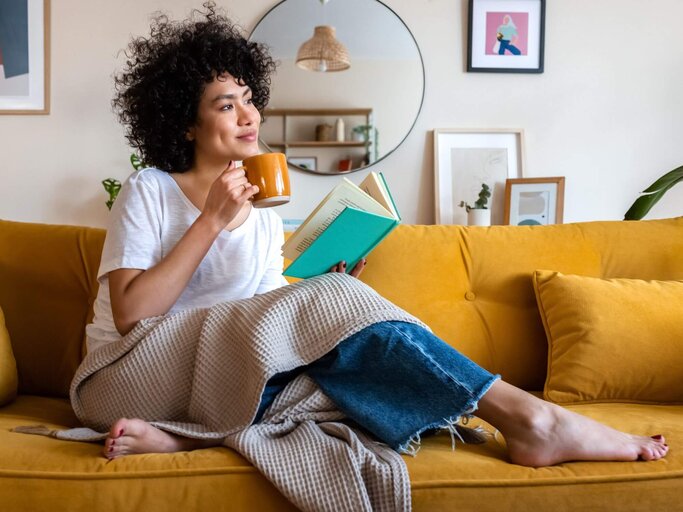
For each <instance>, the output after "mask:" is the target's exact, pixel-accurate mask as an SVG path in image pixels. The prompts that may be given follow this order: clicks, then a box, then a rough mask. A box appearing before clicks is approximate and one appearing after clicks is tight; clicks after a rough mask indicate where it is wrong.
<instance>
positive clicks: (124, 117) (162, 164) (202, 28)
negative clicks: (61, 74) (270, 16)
mask: <svg viewBox="0 0 683 512" xmlns="http://www.w3.org/2000/svg"><path fill="white" fill-rule="evenodd" d="M203 7H204V9H205V10H206V11H205V12H202V11H199V10H194V11H193V12H192V15H191V16H190V17H189V18H188V19H186V20H184V21H180V22H174V21H169V19H168V17H167V16H165V15H163V14H159V15H157V16H156V18H154V19H153V21H152V24H151V27H150V28H151V34H150V36H149V38H144V37H138V38H135V39H133V40H132V41H131V43H130V44H129V45H128V48H127V51H126V53H125V55H126V57H127V59H126V65H125V67H124V69H123V71H122V72H121V73H120V74H119V75H117V76H115V78H114V80H115V89H116V94H115V96H114V99H113V100H112V106H113V108H114V111H115V112H116V114H117V115H118V118H119V120H120V121H121V122H122V123H123V124H124V125H125V127H126V138H127V139H128V142H129V143H130V144H131V145H132V146H133V147H135V148H137V150H138V151H139V152H140V156H141V157H142V160H143V161H144V162H145V163H146V164H147V165H151V166H154V167H157V168H159V169H162V170H164V171H167V172H185V171H187V170H188V169H189V168H190V167H191V166H192V163H193V159H194V143H193V142H191V141H189V140H187V138H186V134H187V132H188V130H189V128H190V127H192V126H193V125H194V124H195V122H196V120H197V109H198V105H199V100H200V98H201V96H202V93H203V92H204V89H205V87H206V85H207V84H208V83H210V82H211V81H213V79H214V78H215V77H216V76H219V75H222V74H223V73H229V74H230V75H232V76H233V77H234V78H236V79H237V80H239V81H240V83H244V84H246V85H248V86H249V87H250V88H251V90H252V101H253V103H254V105H255V106H256V108H257V109H258V110H259V112H261V113H263V109H264V108H265V106H266V105H267V104H268V100H269V97H270V76H271V74H272V73H273V72H274V71H275V62H274V60H273V59H272V58H271V56H270V55H269V53H268V50H267V48H266V47H265V46H263V45H261V44H259V43H255V42H250V41H247V39H246V38H244V37H243V36H242V35H241V33H240V30H239V29H238V28H237V26H236V25H234V24H233V23H232V22H231V21H230V20H229V19H228V18H227V17H225V16H224V15H222V14H219V13H217V12H216V5H215V3H214V2H213V1H210V2H205V3H204V4H203Z"/></svg>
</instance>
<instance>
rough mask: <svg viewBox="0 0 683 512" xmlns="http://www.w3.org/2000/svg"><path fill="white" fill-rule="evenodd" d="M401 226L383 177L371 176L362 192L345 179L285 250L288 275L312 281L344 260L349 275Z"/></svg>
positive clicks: (285, 272)
mask: <svg viewBox="0 0 683 512" xmlns="http://www.w3.org/2000/svg"><path fill="white" fill-rule="evenodd" d="M400 220H401V218H400V215H399V214H398V211H397V210H396V206H395V203H394V200H393V198H392V197H391V193H390V192H389V189H388V188H387V187H386V182H385V181H384V179H383V177H382V176H381V175H379V176H378V175H377V174H375V173H370V174H369V175H368V177H367V178H366V179H365V180H363V182H362V183H361V184H360V186H356V185H354V184H353V183H351V182H350V181H349V180H347V179H346V178H345V179H344V180H343V181H342V182H341V183H340V184H339V185H337V186H336V187H335V188H334V189H333V190H332V192H330V193H329V194H328V195H327V197H325V199H323V201H322V202H321V203H320V204H319V205H318V207H317V208H316V209H315V210H314V211H313V213H311V215H309V216H308V218H307V219H306V220H304V222H303V223H302V224H301V226H300V227H299V228H298V229H297V230H296V231H295V232H294V233H293V234H292V236H291V237H290V238H289V239H288V240H287V242H286V243H285V244H284V245H283V246H282V250H283V255H284V256H285V257H286V258H288V259H290V260H292V263H291V264H290V265H289V266H288V267H287V268H286V269H285V271H284V275H285V276H290V277H300V278H308V277H314V276H317V275H320V274H324V273H326V272H329V270H330V268H332V267H333V266H335V265H336V264H338V263H339V262H340V261H342V260H343V261H345V262H346V269H347V272H350V271H351V270H353V267H354V266H355V265H356V263H358V261H360V260H361V259H362V258H364V257H365V256H367V255H368V254H369V253H370V252H371V251H372V250H373V249H374V248H375V247H376V246H377V244H379V243H380V242H381V241H382V240H383V239H384V237H386V236H387V235H388V234H389V233H390V232H391V231H392V230H393V229H394V228H395V227H396V226H397V225H398V224H399V223H400Z"/></svg>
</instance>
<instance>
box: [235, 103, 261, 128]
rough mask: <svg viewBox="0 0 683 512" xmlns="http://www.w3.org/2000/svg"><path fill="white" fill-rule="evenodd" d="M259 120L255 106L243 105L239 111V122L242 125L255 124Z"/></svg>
mask: <svg viewBox="0 0 683 512" xmlns="http://www.w3.org/2000/svg"><path fill="white" fill-rule="evenodd" d="M257 120H258V112H257V111H256V109H255V108H249V107H246V106H244V107H242V108H241V109H240V111H239V118H238V120H237V122H238V123H239V124H240V126H245V125H246V126H248V125H250V124H254V123H255V122H256V121H257Z"/></svg>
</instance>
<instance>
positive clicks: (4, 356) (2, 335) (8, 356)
mask: <svg viewBox="0 0 683 512" xmlns="http://www.w3.org/2000/svg"><path fill="white" fill-rule="evenodd" d="M17 383H18V379H17V362H16V361H15V359H14V354H13V353H12V344H11V343H10V341H9V333H8V332H7V328H6V327H5V315H4V314H3V312H2V308H0V405H5V404H7V403H9V402H11V401H12V400H14V399H15V398H16V396H17Z"/></svg>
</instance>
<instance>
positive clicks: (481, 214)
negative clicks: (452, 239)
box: [467, 208, 491, 226]
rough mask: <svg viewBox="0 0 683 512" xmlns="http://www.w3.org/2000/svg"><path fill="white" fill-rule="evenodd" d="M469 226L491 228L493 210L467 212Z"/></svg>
mask: <svg viewBox="0 0 683 512" xmlns="http://www.w3.org/2000/svg"><path fill="white" fill-rule="evenodd" d="M467 225H468V226H490V225H491V210H489V209H479V208H472V209H471V210H470V211H469V212H467Z"/></svg>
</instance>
